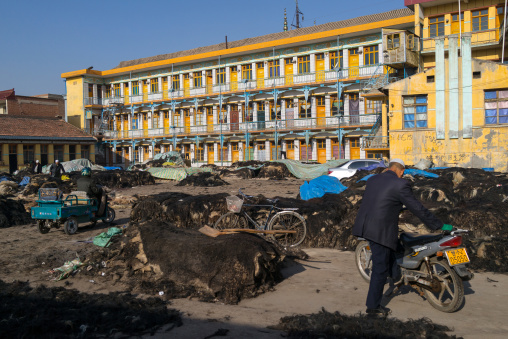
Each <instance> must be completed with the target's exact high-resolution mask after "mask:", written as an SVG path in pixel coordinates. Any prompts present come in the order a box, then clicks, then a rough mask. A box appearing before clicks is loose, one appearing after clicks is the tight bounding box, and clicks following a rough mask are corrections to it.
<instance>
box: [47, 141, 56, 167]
mask: <svg viewBox="0 0 508 339" xmlns="http://www.w3.org/2000/svg"><path fill="white" fill-rule="evenodd" d="M54 162H55V146H54V145H53V144H49V145H48V165H50V164H52V163H54Z"/></svg>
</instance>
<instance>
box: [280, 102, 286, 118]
mask: <svg viewBox="0 0 508 339" xmlns="http://www.w3.org/2000/svg"><path fill="white" fill-rule="evenodd" d="M280 119H281V120H286V100H285V99H282V100H281V101H280Z"/></svg>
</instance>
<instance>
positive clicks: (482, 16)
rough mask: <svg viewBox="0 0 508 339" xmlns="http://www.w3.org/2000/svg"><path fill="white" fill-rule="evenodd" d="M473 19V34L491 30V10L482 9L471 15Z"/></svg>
mask: <svg viewBox="0 0 508 339" xmlns="http://www.w3.org/2000/svg"><path fill="white" fill-rule="evenodd" d="M471 15H472V19H473V32H476V31H483V30H486V29H488V28H489V10H488V9H482V10H479V11H473V12H472V13H471Z"/></svg>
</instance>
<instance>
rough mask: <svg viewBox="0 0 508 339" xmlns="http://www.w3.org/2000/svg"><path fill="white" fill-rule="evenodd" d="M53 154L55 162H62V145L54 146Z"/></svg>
mask: <svg viewBox="0 0 508 339" xmlns="http://www.w3.org/2000/svg"><path fill="white" fill-rule="evenodd" d="M53 153H54V155H55V160H57V159H58V161H60V162H62V161H63V160H64V147H63V145H55V146H53Z"/></svg>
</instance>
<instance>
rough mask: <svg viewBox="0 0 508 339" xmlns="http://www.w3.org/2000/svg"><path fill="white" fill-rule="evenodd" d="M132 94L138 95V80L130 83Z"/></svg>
mask: <svg viewBox="0 0 508 339" xmlns="http://www.w3.org/2000/svg"><path fill="white" fill-rule="evenodd" d="M132 95H139V81H134V82H133V83H132Z"/></svg>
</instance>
